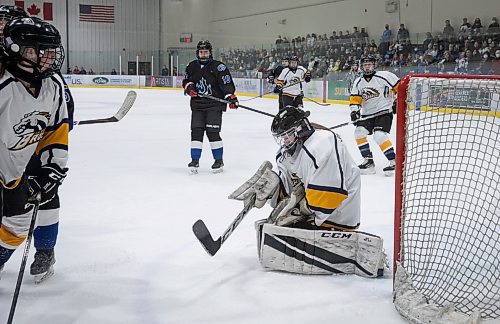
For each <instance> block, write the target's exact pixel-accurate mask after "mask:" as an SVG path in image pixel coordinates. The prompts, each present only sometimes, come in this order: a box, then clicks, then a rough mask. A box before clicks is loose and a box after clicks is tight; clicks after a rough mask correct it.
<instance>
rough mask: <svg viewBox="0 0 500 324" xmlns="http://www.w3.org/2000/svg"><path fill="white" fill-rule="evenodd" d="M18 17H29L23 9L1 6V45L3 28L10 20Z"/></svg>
mask: <svg viewBox="0 0 500 324" xmlns="http://www.w3.org/2000/svg"><path fill="white" fill-rule="evenodd" d="M18 17H29V16H28V14H27V13H26V12H25V11H24V10H23V9H21V8H19V7H16V6H9V5H0V44H1V43H3V28H4V26H5V24H7V22H9V20H11V19H13V18H18Z"/></svg>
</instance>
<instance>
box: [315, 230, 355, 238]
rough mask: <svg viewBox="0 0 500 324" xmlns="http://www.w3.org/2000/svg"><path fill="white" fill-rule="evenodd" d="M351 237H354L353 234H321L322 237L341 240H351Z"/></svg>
mask: <svg viewBox="0 0 500 324" xmlns="http://www.w3.org/2000/svg"><path fill="white" fill-rule="evenodd" d="M351 236H352V234H350V233H338V232H332V233H321V237H331V238H340V239H346V238H351Z"/></svg>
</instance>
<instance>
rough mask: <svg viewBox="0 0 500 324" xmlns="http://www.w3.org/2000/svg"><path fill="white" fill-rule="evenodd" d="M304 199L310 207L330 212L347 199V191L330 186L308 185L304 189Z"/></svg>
mask: <svg viewBox="0 0 500 324" xmlns="http://www.w3.org/2000/svg"><path fill="white" fill-rule="evenodd" d="M306 199H307V204H308V205H309V206H310V207H311V208H312V209H320V210H325V211H330V212H332V211H333V210H335V209H336V208H337V207H338V206H340V204H341V203H342V202H343V201H344V200H345V199H347V192H346V191H345V190H341V189H337V188H332V187H322V186H314V185H312V186H311V185H309V186H308V187H307V189H306Z"/></svg>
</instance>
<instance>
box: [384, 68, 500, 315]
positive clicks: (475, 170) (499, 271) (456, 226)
mask: <svg viewBox="0 0 500 324" xmlns="http://www.w3.org/2000/svg"><path fill="white" fill-rule="evenodd" d="M499 97H500V76H498V75H496V76H487V75H482V76H480V75H475V76H472V75H429V74H414V75H408V76H406V77H404V78H403V79H402V80H401V82H400V84H399V89H398V97H397V134H396V137H397V138H396V147H397V154H396V178H395V181H396V184H395V222H394V225H395V227H394V268H393V269H394V272H395V275H394V305H395V307H396V309H397V310H398V311H399V312H400V313H401V315H403V316H404V317H405V318H407V319H408V320H410V322H413V323H453V324H457V323H478V322H480V321H481V320H488V319H493V318H498V317H500V258H499V256H500V206H499V199H500V194H499V193H500V186H499V182H500V166H499V160H500V106H499Z"/></svg>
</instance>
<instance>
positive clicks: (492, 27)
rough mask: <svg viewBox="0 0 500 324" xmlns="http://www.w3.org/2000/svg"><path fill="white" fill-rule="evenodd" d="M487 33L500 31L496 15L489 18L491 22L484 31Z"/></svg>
mask: <svg viewBox="0 0 500 324" xmlns="http://www.w3.org/2000/svg"><path fill="white" fill-rule="evenodd" d="M486 32H487V33H488V34H496V33H499V32H500V25H499V24H498V19H497V17H493V18H491V24H490V25H489V26H488V30H487V31H486Z"/></svg>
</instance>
